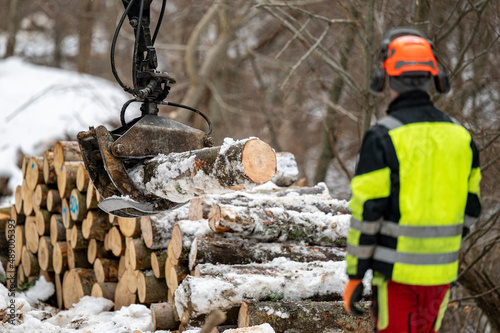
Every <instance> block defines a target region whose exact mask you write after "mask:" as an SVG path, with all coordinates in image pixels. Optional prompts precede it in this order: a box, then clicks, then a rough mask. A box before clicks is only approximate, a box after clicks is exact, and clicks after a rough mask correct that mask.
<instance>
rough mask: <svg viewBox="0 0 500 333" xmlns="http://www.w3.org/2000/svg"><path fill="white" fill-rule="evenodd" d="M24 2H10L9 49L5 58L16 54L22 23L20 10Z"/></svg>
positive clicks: (8, 22)
mask: <svg viewBox="0 0 500 333" xmlns="http://www.w3.org/2000/svg"><path fill="white" fill-rule="evenodd" d="M23 2H24V0H10V1H9V16H8V18H9V19H8V21H7V31H8V37H7V49H6V51H5V55H4V58H8V57H11V56H13V55H14V54H15V49H16V37H17V32H18V31H19V23H20V21H21V14H20V9H21V6H22V4H23Z"/></svg>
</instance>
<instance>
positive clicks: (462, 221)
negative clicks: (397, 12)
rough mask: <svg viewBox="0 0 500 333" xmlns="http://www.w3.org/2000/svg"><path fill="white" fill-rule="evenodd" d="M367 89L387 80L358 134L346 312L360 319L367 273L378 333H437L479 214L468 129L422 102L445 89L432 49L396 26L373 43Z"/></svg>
mask: <svg viewBox="0 0 500 333" xmlns="http://www.w3.org/2000/svg"><path fill="white" fill-rule="evenodd" d="M380 48H381V50H380V65H381V69H380V70H379V71H378V72H377V74H376V75H374V77H373V79H372V83H371V89H372V90H375V91H377V92H380V91H382V90H383V89H384V81H385V78H386V77H388V78H389V80H388V81H389V87H390V94H391V98H392V100H391V103H390V104H389V107H388V109H387V116H385V117H383V118H381V119H380V120H379V121H378V122H377V123H376V124H375V125H374V126H373V127H371V128H370V129H369V130H368V132H367V133H366V134H365V136H364V138H363V142H362V146H361V150H360V154H359V160H358V163H357V167H356V174H355V176H354V178H353V179H352V182H351V190H352V198H351V201H350V208H351V211H352V219H351V226H350V230H349V234H348V237H347V255H346V262H347V275H348V276H349V281H348V283H347V285H346V287H345V290H344V295H343V297H344V306H345V309H346V310H347V311H348V312H349V313H351V314H355V315H360V314H361V313H362V311H363V310H362V309H359V305H356V303H357V302H358V301H360V300H361V298H362V293H363V284H362V279H363V278H364V276H365V273H366V272H367V271H368V270H369V269H371V270H372V272H373V278H372V282H371V285H372V296H371V297H372V304H371V308H370V309H371V313H372V317H373V319H374V325H375V329H376V331H377V332H398V333H400V332H425V333H427V332H436V331H438V329H439V327H440V325H441V321H442V318H443V315H444V312H445V310H446V307H447V304H448V300H449V293H450V284H451V283H452V282H453V281H454V280H455V279H456V278H457V272H458V254H459V250H460V247H461V242H462V238H463V236H464V235H465V234H466V233H467V232H468V230H469V228H470V227H471V226H472V225H473V224H474V223H475V221H476V220H477V218H478V216H479V213H480V211H481V202H480V193H479V183H480V180H481V172H480V169H479V152H478V149H477V147H476V144H475V143H474V140H473V139H472V137H471V135H470V133H469V132H468V131H467V130H466V129H465V128H464V127H463V126H461V125H460V124H458V123H457V122H456V121H455V120H454V119H453V118H451V117H450V116H448V115H446V114H445V113H443V112H442V111H440V110H439V109H437V108H436V107H435V106H434V105H433V103H432V101H431V99H430V96H429V91H430V89H431V85H432V81H434V83H435V86H436V90H437V91H438V92H440V93H445V92H447V91H448V90H449V85H448V80H447V76H446V74H445V72H444V71H442V70H441V69H440V68H438V64H440V67H442V64H441V63H440V62H439V59H437V57H436V54H435V50H434V47H433V45H432V43H431V42H430V41H429V40H428V39H427V38H426V37H425V36H424V35H423V34H422V33H420V32H419V31H417V30H414V29H410V28H396V29H393V30H390V31H389V32H387V33H386V34H385V35H384V37H383V39H382V42H381V46H380Z"/></svg>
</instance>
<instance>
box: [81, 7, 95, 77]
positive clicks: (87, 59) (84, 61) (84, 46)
mask: <svg viewBox="0 0 500 333" xmlns="http://www.w3.org/2000/svg"><path fill="white" fill-rule="evenodd" d="M98 6H99V1H97V0H84V1H80V10H79V13H80V17H79V18H78V41H79V47H78V57H77V67H78V72H80V73H90V72H91V71H90V70H91V68H90V64H91V59H92V58H91V54H92V32H93V29H94V21H95V19H94V15H95V12H96V11H97V8H98Z"/></svg>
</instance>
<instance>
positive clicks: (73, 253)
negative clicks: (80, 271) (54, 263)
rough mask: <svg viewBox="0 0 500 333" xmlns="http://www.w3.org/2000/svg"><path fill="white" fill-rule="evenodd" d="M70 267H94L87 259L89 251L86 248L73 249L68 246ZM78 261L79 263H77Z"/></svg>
mask: <svg viewBox="0 0 500 333" xmlns="http://www.w3.org/2000/svg"><path fill="white" fill-rule="evenodd" d="M67 257H68V268H69V269H70V270H71V269H73V268H77V267H80V268H92V264H91V263H89V262H88V260H87V251H86V250H85V249H73V248H72V247H71V246H68V248H67ZM77 263H78V265H77Z"/></svg>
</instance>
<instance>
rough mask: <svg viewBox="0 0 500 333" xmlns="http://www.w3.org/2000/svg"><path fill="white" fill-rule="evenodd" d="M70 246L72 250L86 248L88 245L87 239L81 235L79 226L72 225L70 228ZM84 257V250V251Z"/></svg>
mask: <svg viewBox="0 0 500 333" xmlns="http://www.w3.org/2000/svg"><path fill="white" fill-rule="evenodd" d="M70 245H71V248H72V249H74V250H81V249H87V248H88V246H89V240H88V239H86V238H85V237H83V233H82V228H81V226H78V225H74V226H73V228H72V230H71V239H70ZM85 257H86V251H85Z"/></svg>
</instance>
